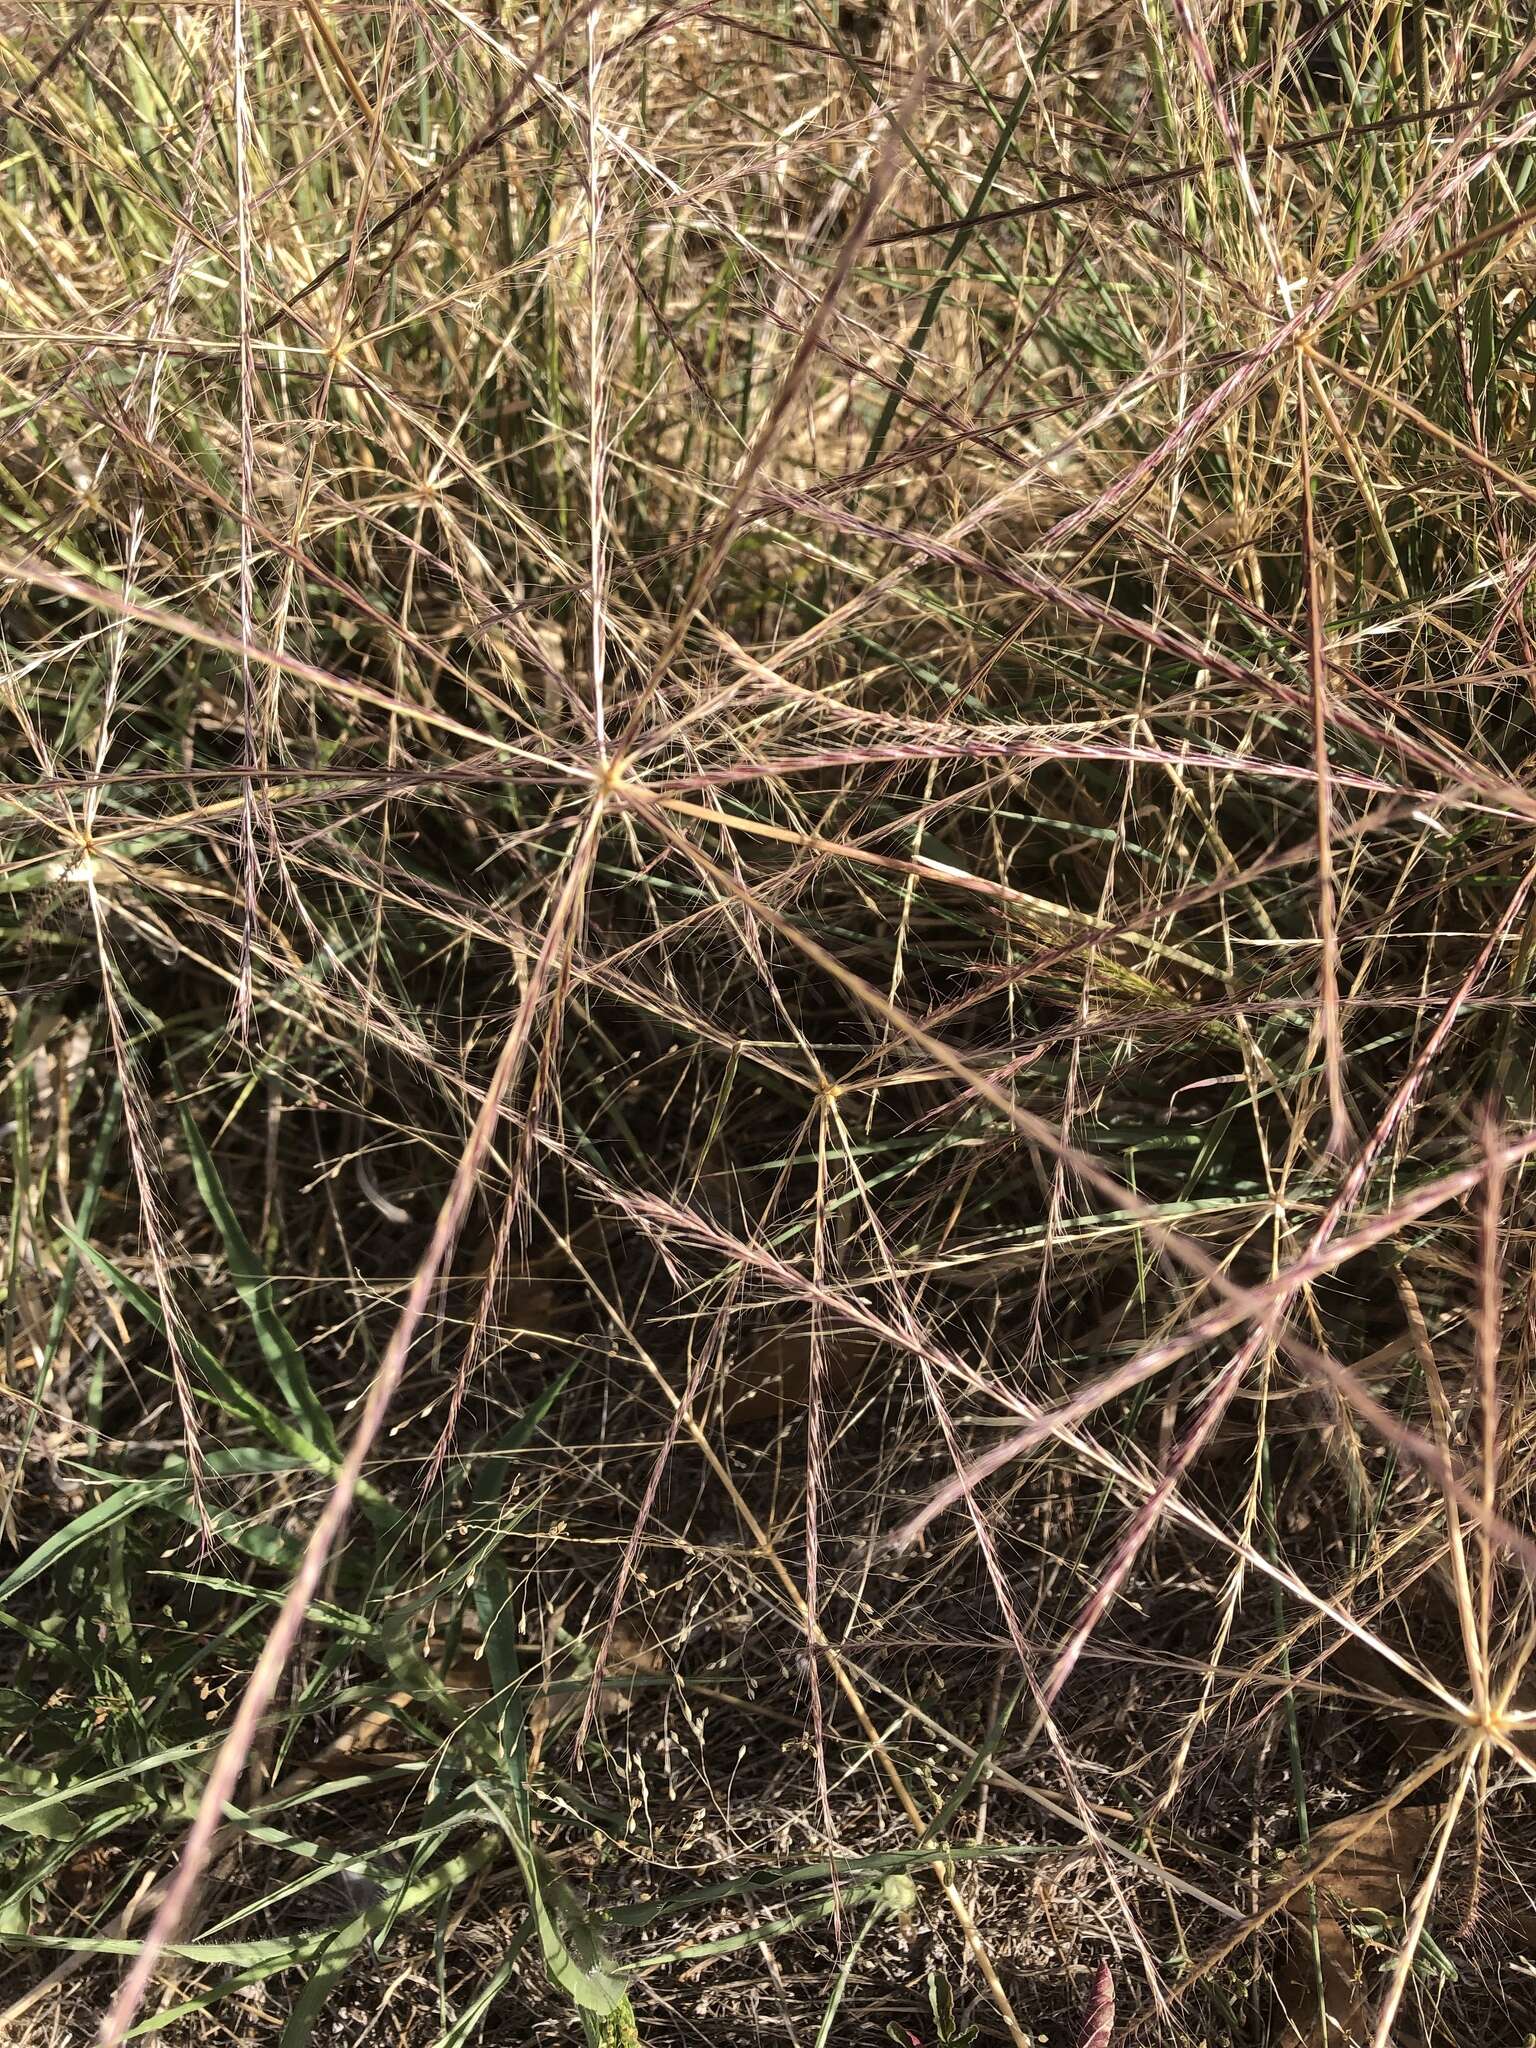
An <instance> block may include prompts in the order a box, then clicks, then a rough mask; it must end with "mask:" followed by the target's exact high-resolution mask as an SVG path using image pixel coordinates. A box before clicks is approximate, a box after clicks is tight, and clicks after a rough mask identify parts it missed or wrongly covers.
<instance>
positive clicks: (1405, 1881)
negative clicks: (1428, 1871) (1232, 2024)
mask: <svg viewBox="0 0 1536 2048" xmlns="http://www.w3.org/2000/svg"><path fill="white" fill-rule="evenodd" d="M1438 1813H1439V1808H1438V1807H1435V1806H1400V1807H1396V1808H1394V1809H1393V1810H1392V1811H1391V1812H1390V1813H1384V1814H1382V1815H1381V1817H1380V1818H1379V1819H1378V1820H1377V1821H1376V1823H1375V1825H1374V1826H1373V1827H1372V1828H1371V1829H1370V1830H1369V1831H1368V1832H1367V1833H1366V1834H1364V1835H1362V1836H1361V1837H1360V1839H1359V1840H1358V1841H1356V1842H1353V1843H1351V1845H1350V1846H1349V1847H1348V1848H1347V1849H1345V1850H1344V1851H1343V1852H1342V1853H1341V1854H1340V1855H1339V1857H1338V1858H1337V1860H1336V1861H1335V1862H1333V1863H1332V1864H1330V1865H1329V1867H1328V1868H1327V1870H1325V1871H1324V1872H1323V1874H1322V1876H1321V1877H1320V1878H1319V1879H1318V1881H1317V1884H1316V1885H1315V1887H1313V1888H1312V1890H1311V1891H1310V1892H1302V1893H1299V1894H1298V1895H1297V1897H1296V1899H1295V1901H1294V1902H1293V1904H1292V1905H1291V1907H1290V1909H1289V1918H1290V1929H1289V1939H1288V1941H1287V1944H1286V1950H1285V1955H1284V1959H1283V1961H1282V1964H1281V1966H1280V1968H1279V1969H1278V1971H1277V1972H1276V1989H1277V1992H1278V2013H1279V2019H1278V2027H1277V2032H1276V2036H1275V2039H1276V2048H1280V2044H1282V2043H1283V2044H1284V2048H1354V2044H1357V2043H1363V2042H1367V2041H1369V2039H1370V2035H1371V2007H1372V1998H1371V1986H1370V1985H1369V1984H1368V1983H1367V1982H1366V1981H1365V1978H1364V1976H1363V1975H1362V1971H1361V1952H1360V1948H1359V1945H1358V1944H1357V1943H1356V1941H1355V1938H1354V1936H1353V1935H1352V1934H1351V1933H1350V1923H1351V1922H1352V1921H1353V1920H1356V1919H1357V1918H1358V1917H1359V1916H1361V1915H1363V1914H1368V1913H1384V1914H1386V1915H1387V1916H1388V1917H1389V1918H1390V1919H1392V1920H1397V1921H1400V1920H1401V1919H1402V1918H1403V1916H1404V1915H1405V1913H1406V1912H1407V1910H1408V1901H1409V1899H1410V1897H1411V1894H1412V1891H1413V1882H1414V1876H1415V1873H1416V1871H1417V1869H1418V1865H1419V1862H1420V1859H1421V1858H1422V1856H1423V1854H1424V1851H1425V1849H1426V1848H1427V1847H1428V1845H1429V1841H1430V1837H1431V1835H1432V1834H1433V1832H1434V1826H1435V1820H1436V1817H1437V1815H1438ZM1358 1825H1359V1822H1358V1819H1357V1818H1356V1817H1352V1816H1346V1817H1345V1818H1344V1819H1343V1820H1336V1821H1330V1822H1329V1823H1328V1825H1327V1826H1326V1827H1321V1828H1317V1829H1314V1831H1313V1834H1312V1839H1311V1841H1310V1842H1309V1843H1308V1845H1307V1847H1306V1849H1305V1851H1303V1852H1300V1854H1299V1855H1298V1857H1297V1858H1296V1859H1293V1860H1294V1861H1296V1862H1300V1861H1302V1860H1305V1862H1307V1863H1315V1862H1316V1861H1317V1860H1318V1859H1319V1858H1320V1857H1322V1856H1325V1855H1326V1854H1327V1852H1328V1848H1329V1845H1330V1843H1331V1842H1336V1841H1337V1840H1338V1839H1339V1837H1340V1836H1341V1835H1346V1834H1348V1833H1349V1831H1350V1830H1351V1829H1352V1828H1354V1827H1357V1826H1358ZM1314 1898H1315V1900H1316V1921H1315V1926H1316V1950H1315V1952H1314V1947H1313V1928H1314V1920H1313V1905H1312V1901H1313V1899H1314ZM1319 1978H1321V1990H1322V2001H1323V2007H1324V2010H1325V2011H1326V2014H1327V2019H1326V2022H1325V2019H1324V2014H1323V2011H1320V2010H1319V1999H1318V1992H1319ZM1407 2018H1408V2016H1407V2013H1406V2011H1405V2012H1404V2014H1403V2017H1402V2021H1401V2022H1400V2025H1399V2035H1398V2038H1399V2042H1400V2048H1407V2044H1406V2038H1405V2037H1404V2036H1403V2034H1402V2032H1401V2028H1402V2026H1403V2025H1406V2024H1407Z"/></svg>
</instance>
